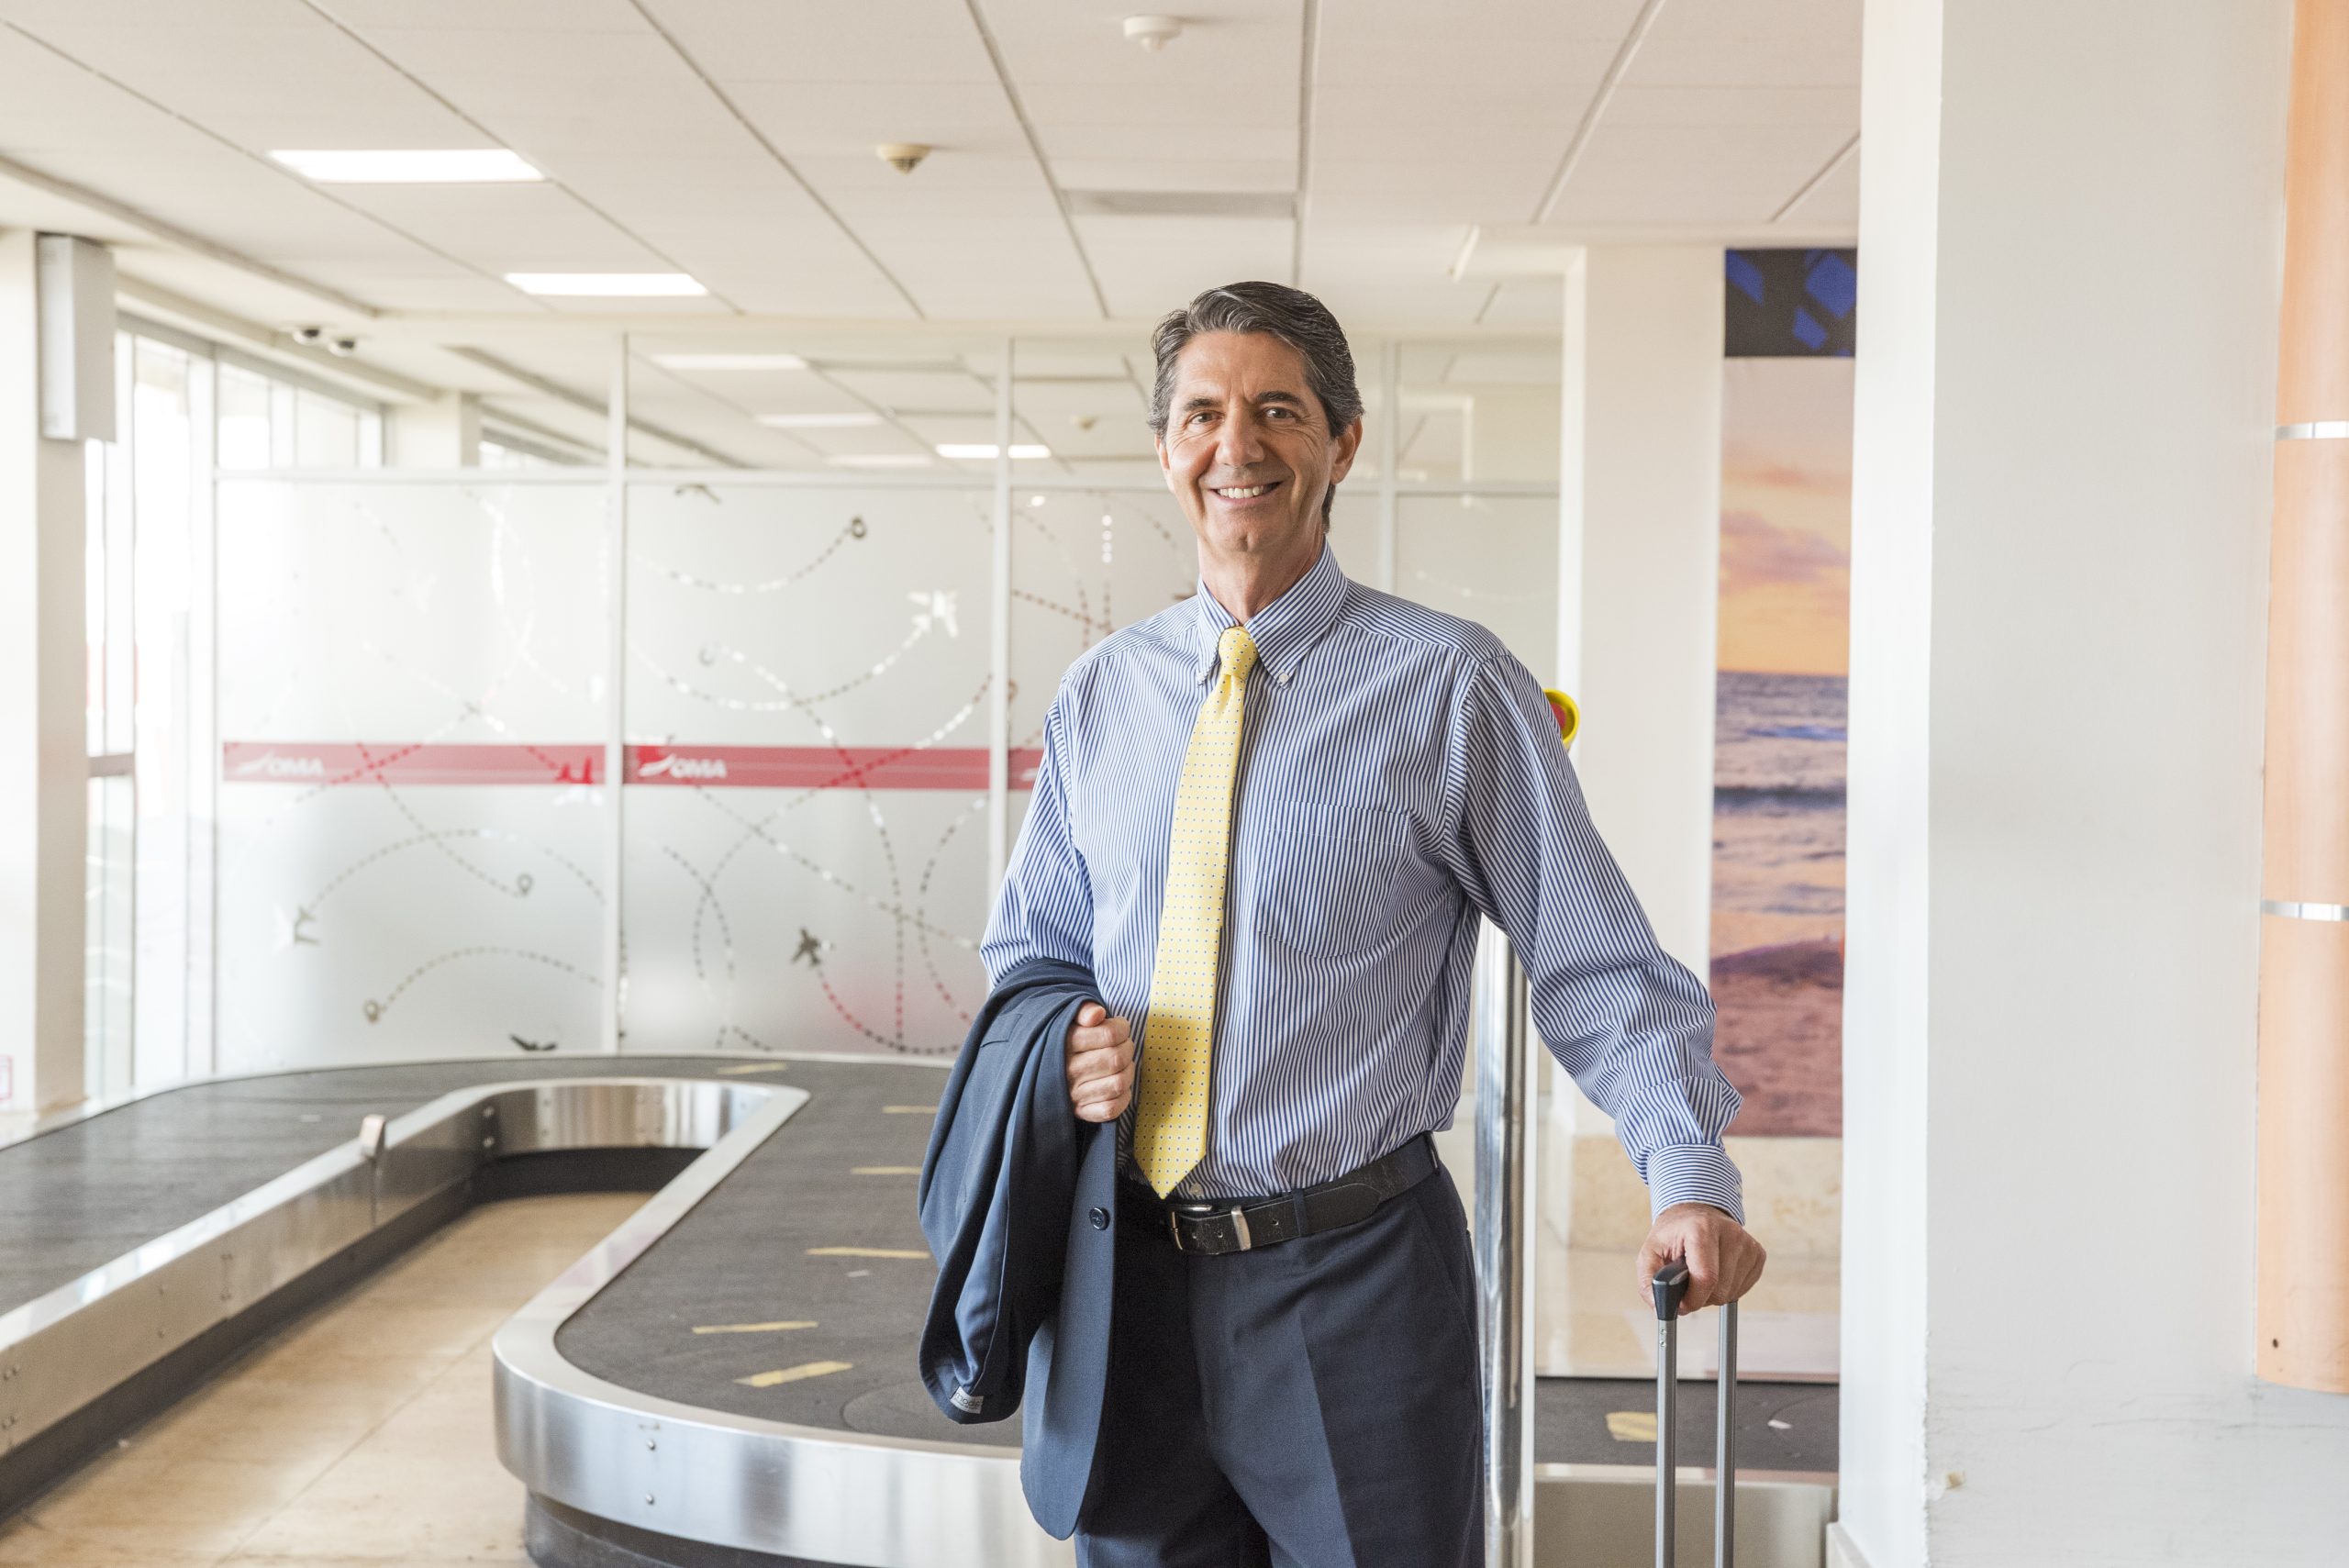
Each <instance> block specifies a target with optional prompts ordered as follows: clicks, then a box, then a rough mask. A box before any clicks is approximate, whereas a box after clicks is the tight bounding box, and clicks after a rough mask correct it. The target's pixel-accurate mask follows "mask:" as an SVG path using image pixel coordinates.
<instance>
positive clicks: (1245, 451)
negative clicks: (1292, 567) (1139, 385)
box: [1158, 332, 1362, 574]
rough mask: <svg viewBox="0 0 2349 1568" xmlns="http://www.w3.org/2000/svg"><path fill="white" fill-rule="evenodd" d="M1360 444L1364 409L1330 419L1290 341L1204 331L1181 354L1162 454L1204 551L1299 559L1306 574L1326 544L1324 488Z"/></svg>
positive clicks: (1268, 562) (1258, 562) (1260, 562)
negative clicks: (1336, 422) (1338, 422)
mask: <svg viewBox="0 0 2349 1568" xmlns="http://www.w3.org/2000/svg"><path fill="white" fill-rule="evenodd" d="M1361 444H1362V421H1361V420H1359V419H1357V420H1355V421H1354V422H1353V424H1351V425H1349V426H1347V427H1346V428H1344V429H1341V430H1332V429H1330V420H1329V417H1328V415H1327V414H1326V413H1325V412H1324V411H1323V409H1322V406H1321V400H1320V398H1319V397H1318V396H1316V395H1314V392H1313V388H1312V385H1311V384H1310V383H1308V381H1307V379H1306V374H1305V360H1304V357H1303V356H1302V355H1300V354H1299V353H1298V352H1297V350H1295V349H1292V348H1290V347H1289V346H1288V345H1287V344H1286V343H1285V342H1283V341H1281V339H1278V338H1275V337H1274V336H1272V335H1271V334H1270V333H1265V332H1203V333H1201V334H1199V335H1198V336H1197V337H1196V338H1194V339H1191V340H1190V341H1189V342H1188V343H1186V344H1185V345H1184V346H1183V351H1182V353H1181V355H1180V356H1179V357H1178V358H1177V359H1176V361H1175V384H1174V395H1173V396H1171V397H1170V398H1168V399H1167V419H1166V433H1165V434H1164V435H1163V436H1161V437H1160V438H1159V439H1158V462H1159V465H1160V466H1161V467H1162V468H1163V469H1164V470H1165V471H1166V488H1167V489H1168V490H1170V491H1172V492H1173V493H1174V495H1175V499H1176V500H1177V501H1179V502H1181V503H1182V504H1183V511H1184V514H1185V515H1186V516H1187V517H1189V518H1190V519H1191V528H1192V529H1193V530H1194V531H1195V532H1197V534H1198V536H1199V548H1200V550H1202V551H1203V552H1205V553H1206V555H1207V556H1208V557H1209V558H1210V559H1217V558H1220V559H1223V560H1227V561H1234V562H1237V561H1240V560H1243V559H1251V558H1252V563H1253V564H1254V565H1255V567H1256V568H1257V570H1259V571H1262V570H1264V569H1265V568H1266V567H1269V566H1274V565H1275V564H1276V563H1281V562H1290V563H1294V562H1300V561H1301V562H1303V564H1302V565H1299V566H1297V572H1298V573H1300V574H1301V573H1302V572H1303V570H1304V567H1305V566H1309V565H1310V564H1311V563H1312V562H1313V561H1314V559H1315V558H1316V557H1318V556H1319V553H1320V550H1321V532H1322V509H1321V508H1322V498H1323V497H1324V496H1325V495H1328V494H1329V490H1330V486H1331V485H1333V484H1337V483H1338V482H1339V481H1340V480H1341V479H1343V478H1345V476H1346V472H1347V470H1349V469H1351V468H1352V467H1353V461H1354V450H1355V449H1356V448H1358V447H1359V446H1360V445H1361Z"/></svg>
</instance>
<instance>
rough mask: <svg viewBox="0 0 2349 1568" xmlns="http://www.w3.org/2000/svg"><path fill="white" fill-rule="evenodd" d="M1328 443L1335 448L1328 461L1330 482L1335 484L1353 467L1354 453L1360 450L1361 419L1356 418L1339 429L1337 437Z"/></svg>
mask: <svg viewBox="0 0 2349 1568" xmlns="http://www.w3.org/2000/svg"><path fill="white" fill-rule="evenodd" d="M1330 444H1331V445H1332V446H1333V447H1334V448H1335V449H1336V450H1335V453H1334V455H1333V456H1332V457H1331V459H1330V484H1337V483H1338V482H1339V481H1340V480H1341V479H1343V478H1345V476H1346V474H1347V473H1348V472H1349V471H1350V470H1352V469H1353V465H1354V454H1355V453H1356V452H1358V451H1360V450H1362V421H1361V420H1360V419H1356V420H1355V421H1354V422H1353V424H1351V425H1348V426H1347V427H1346V428H1344V429H1342V430H1341V431H1339V432H1338V439H1336V440H1335V441H1333V442H1332V443H1330Z"/></svg>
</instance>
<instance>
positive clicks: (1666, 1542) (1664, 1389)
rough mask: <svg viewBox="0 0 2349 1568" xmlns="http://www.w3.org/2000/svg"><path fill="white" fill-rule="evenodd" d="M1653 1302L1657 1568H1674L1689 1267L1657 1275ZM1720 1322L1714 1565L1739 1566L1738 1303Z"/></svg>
mask: <svg viewBox="0 0 2349 1568" xmlns="http://www.w3.org/2000/svg"><path fill="white" fill-rule="evenodd" d="M1649 1288H1650V1290H1651V1291H1652V1293H1653V1296H1654V1298H1655V1568H1673V1565H1674V1562H1675V1551H1674V1548H1675V1541H1674V1540H1673V1525H1674V1523H1675V1520H1676V1519H1677V1518H1678V1510H1677V1507H1676V1506H1675V1505H1676V1502H1677V1499H1676V1498H1675V1495H1674V1494H1675V1482H1676V1481H1677V1479H1678V1474H1677V1468H1676V1467H1677V1465H1678V1462H1679V1460H1678V1456H1677V1453H1676V1450H1677V1449H1678V1447H1679V1444H1678V1441H1677V1438H1678V1423H1679V1410H1678V1395H1679V1391H1680V1303H1681V1301H1682V1299H1683V1298H1684V1297H1686V1296H1687V1294H1688V1265H1687V1263H1685V1262H1669V1263H1666V1264H1664V1267H1663V1268H1661V1269H1659V1270H1657V1271H1656V1276H1655V1278H1654V1280H1653V1281H1652V1282H1651V1284H1650V1287H1649ZM1720 1318H1721V1351H1720V1432H1719V1434H1718V1435H1717V1436H1716V1437H1715V1439H1714V1453H1713V1470H1714V1481H1713V1564H1714V1568H1730V1565H1731V1563H1732V1562H1736V1560H1737V1557H1736V1544H1735V1540H1734V1535H1733V1531H1734V1529H1735V1522H1736V1502H1737V1435H1736V1434H1737V1426H1736V1422H1737V1303H1736V1302H1734V1301H1731V1302H1728V1303H1726V1304H1724V1305H1723V1306H1722V1307H1721V1311H1720Z"/></svg>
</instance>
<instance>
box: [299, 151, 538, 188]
mask: <svg viewBox="0 0 2349 1568" xmlns="http://www.w3.org/2000/svg"><path fill="white" fill-rule="evenodd" d="M270 156H271V157H272V158H273V159H275V160H276V161H278V162H280V163H283V164H284V165H285V166H286V167H287V168H288V169H291V170H293V171H294V172H295V173H297V174H300V175H302V176H303V177H304V178H305V179H310V180H316V181H317V183H320V184H322V185H473V184H494V183H507V182H512V181H516V180H543V179H545V178H546V176H545V175H544V174H541V173H540V172H538V171H537V170H536V169H533V168H532V167H530V165H529V164H528V163H526V162H524V161H522V159H521V157H520V156H519V155H518V154H517V153H514V152H510V151H508V150H506V149H505V148H503V147H442V148H430V149H421V150H415V151H406V152H401V151H376V150H360V149H356V148H353V149H349V150H320V151H309V152H273V153H271V154H270Z"/></svg>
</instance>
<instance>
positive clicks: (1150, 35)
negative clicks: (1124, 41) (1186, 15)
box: [1126, 17, 1183, 54]
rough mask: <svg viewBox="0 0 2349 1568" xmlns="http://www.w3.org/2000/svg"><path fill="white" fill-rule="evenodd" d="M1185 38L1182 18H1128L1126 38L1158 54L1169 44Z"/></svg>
mask: <svg viewBox="0 0 2349 1568" xmlns="http://www.w3.org/2000/svg"><path fill="white" fill-rule="evenodd" d="M1182 36H1183V18H1182V17H1127V18H1126V37H1127V38H1128V39H1130V40H1131V41H1132V42H1134V43H1138V44H1140V45H1141V47H1142V48H1144V49H1146V50H1150V52H1151V53H1152V54H1156V53H1157V52H1158V51H1159V50H1162V49H1164V48H1165V47H1166V46H1167V45H1168V44H1169V43H1171V42H1173V41H1174V40H1175V39H1179V38H1181V37H1182Z"/></svg>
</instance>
